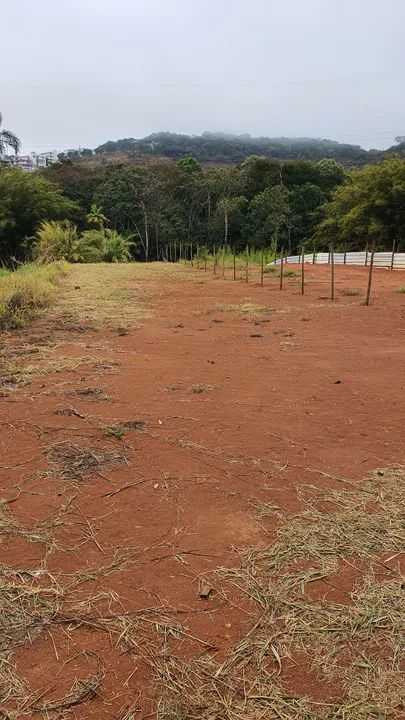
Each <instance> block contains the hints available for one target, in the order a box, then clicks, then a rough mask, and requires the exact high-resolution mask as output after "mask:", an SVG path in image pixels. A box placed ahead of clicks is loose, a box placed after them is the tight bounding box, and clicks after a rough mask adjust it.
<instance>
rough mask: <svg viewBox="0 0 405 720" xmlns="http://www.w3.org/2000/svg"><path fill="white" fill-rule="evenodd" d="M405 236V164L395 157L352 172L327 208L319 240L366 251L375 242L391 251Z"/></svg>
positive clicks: (317, 235) (319, 227)
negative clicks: (371, 242)
mask: <svg viewBox="0 0 405 720" xmlns="http://www.w3.org/2000/svg"><path fill="white" fill-rule="evenodd" d="M404 233H405V161H404V160H401V159H400V158H396V157H392V158H389V159H387V160H383V161H381V162H378V163H376V164H375V165H367V166H366V167H364V168H362V169H361V170H352V171H351V173H350V174H349V177H348V180H347V182H346V183H345V184H344V185H341V186H339V187H338V188H337V189H336V190H335V191H334V193H333V195H332V198H331V201H330V202H329V203H328V204H327V205H326V206H325V209H324V213H323V218H322V220H321V221H320V222H319V224H318V226H317V228H316V233H315V234H316V237H317V239H318V240H319V241H320V242H323V243H324V244H327V243H328V242H330V241H331V240H334V242H335V244H337V243H344V244H345V246H346V247H349V248H350V247H351V248H353V249H355V248H364V246H365V244H366V242H368V241H370V240H376V241H377V243H378V244H379V245H380V246H381V247H385V248H386V249H389V248H391V247H392V242H393V240H394V239H398V240H399V239H401V240H402V238H403V237H404Z"/></svg>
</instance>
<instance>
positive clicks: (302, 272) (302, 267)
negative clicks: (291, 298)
mask: <svg viewBox="0 0 405 720" xmlns="http://www.w3.org/2000/svg"><path fill="white" fill-rule="evenodd" d="M304 262H305V254H304V247H302V248H301V295H303V294H304V272H305V270H304Z"/></svg>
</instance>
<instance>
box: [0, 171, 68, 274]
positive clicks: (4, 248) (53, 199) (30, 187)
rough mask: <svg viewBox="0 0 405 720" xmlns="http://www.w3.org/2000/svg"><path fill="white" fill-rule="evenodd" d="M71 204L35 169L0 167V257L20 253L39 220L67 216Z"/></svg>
mask: <svg viewBox="0 0 405 720" xmlns="http://www.w3.org/2000/svg"><path fill="white" fill-rule="evenodd" d="M75 209H76V208H75V205H74V204H73V203H72V202H71V201H70V200H68V199H67V198H66V197H64V196H63V195H62V192H61V190H60V189H59V188H58V187H57V186H56V185H54V184H53V183H52V182H50V181H49V180H46V179H45V178H44V177H42V176H41V175H40V174H38V173H32V174H31V173H24V172H23V171H22V170H20V169H2V168H0V259H2V260H3V261H7V260H8V258H9V257H10V256H13V255H14V256H17V257H18V256H19V255H20V256H21V254H22V251H23V247H24V241H25V238H30V237H32V236H33V235H35V232H36V230H37V229H38V227H39V225H40V223H41V222H42V221H43V220H52V219H58V218H64V219H65V218H70V217H71V215H72V214H74V211H75Z"/></svg>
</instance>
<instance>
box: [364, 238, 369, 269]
mask: <svg viewBox="0 0 405 720" xmlns="http://www.w3.org/2000/svg"><path fill="white" fill-rule="evenodd" d="M367 262H368V243H367V245H366V259H365V261H364V264H365V266H366V267H367Z"/></svg>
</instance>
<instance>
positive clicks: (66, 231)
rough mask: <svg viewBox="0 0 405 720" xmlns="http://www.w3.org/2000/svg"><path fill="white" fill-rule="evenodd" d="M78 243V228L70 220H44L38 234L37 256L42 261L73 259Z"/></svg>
mask: <svg viewBox="0 0 405 720" xmlns="http://www.w3.org/2000/svg"><path fill="white" fill-rule="evenodd" d="M76 243H77V228H76V226H75V225H73V224H72V223H71V222H69V220H61V221H57V220H44V221H43V222H42V223H41V225H40V226H39V229H38V231H37V234H36V248H37V258H38V260H39V262H41V263H49V262H53V261H55V260H62V259H64V260H71V259H72V256H73V253H74V250H75V246H76Z"/></svg>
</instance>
